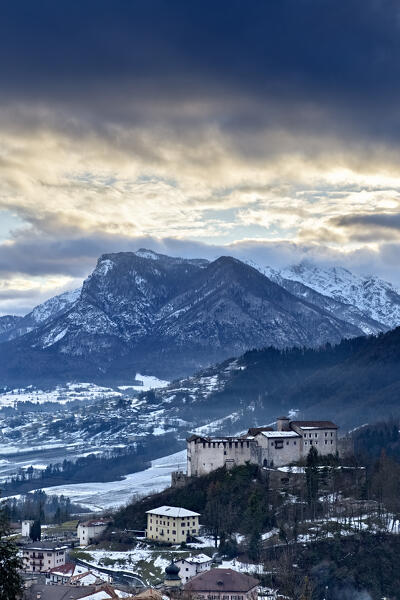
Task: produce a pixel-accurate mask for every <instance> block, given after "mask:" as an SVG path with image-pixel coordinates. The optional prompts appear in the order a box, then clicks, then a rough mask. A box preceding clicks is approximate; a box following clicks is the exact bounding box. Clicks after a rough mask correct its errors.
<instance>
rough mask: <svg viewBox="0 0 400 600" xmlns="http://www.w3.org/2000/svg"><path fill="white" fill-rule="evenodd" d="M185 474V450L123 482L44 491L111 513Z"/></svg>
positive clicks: (161, 488)
mask: <svg viewBox="0 0 400 600" xmlns="http://www.w3.org/2000/svg"><path fill="white" fill-rule="evenodd" d="M177 469H181V470H182V469H183V470H186V450H181V451H180V452H176V453H175V454H171V455H169V456H164V457H163V458H159V459H157V460H153V461H152V466H151V467H150V468H149V469H146V470H145V471H139V472H138V473H132V474H131V475H127V476H126V477H125V479H123V480H122V481H108V482H106V483H77V484H71V485H59V486H54V487H50V488H46V493H47V494H58V495H61V494H64V495H65V496H68V497H69V498H71V501H72V502H77V503H79V504H81V505H82V506H85V507H87V508H89V509H91V510H97V511H99V510H105V509H113V508H116V507H118V506H122V505H124V504H126V503H127V502H129V500H130V499H131V498H132V496H134V495H135V494H139V495H144V494H151V493H152V492H159V491H161V490H163V489H165V488H167V487H168V486H169V485H170V484H171V473H172V471H176V470H177Z"/></svg>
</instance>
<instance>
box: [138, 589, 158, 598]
mask: <svg viewBox="0 0 400 600" xmlns="http://www.w3.org/2000/svg"><path fill="white" fill-rule="evenodd" d="M135 598H141V599H143V600H161V599H162V594H160V592H158V591H157V590H155V589H154V588H148V589H147V590H144V591H143V592H140V594H137V596H135Z"/></svg>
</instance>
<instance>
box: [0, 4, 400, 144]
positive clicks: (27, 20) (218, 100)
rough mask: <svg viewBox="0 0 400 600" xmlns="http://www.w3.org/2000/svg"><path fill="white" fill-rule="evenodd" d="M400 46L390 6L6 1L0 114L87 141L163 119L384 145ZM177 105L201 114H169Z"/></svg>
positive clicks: (393, 108) (394, 135) (399, 84)
mask: <svg viewBox="0 0 400 600" xmlns="http://www.w3.org/2000/svg"><path fill="white" fill-rule="evenodd" d="M399 33H400V30H399V4H398V2H396V0H346V2H340V1H338V0H324V1H322V2H316V1H315V0H279V1H271V2H266V1H265V0H253V1H252V2H245V1H244V0H220V1H219V2H215V1H211V0H202V1H201V2H200V1H197V0H195V1H193V2H187V0H174V1H172V2H171V1H170V0H138V1H135V2H131V1H129V0H113V1H111V0H107V1H105V0H86V1H85V2H67V1H66V0H59V1H57V2H54V1H53V0H42V1H41V2H31V1H30V0H15V2H6V3H2V6H1V11H0V77H1V81H2V86H1V89H0V101H1V100H2V101H3V102H4V103H7V102H13V103H14V104H15V102H17V103H18V101H19V102H21V103H23V104H26V103H37V104H38V105H39V106H41V105H43V104H44V105H46V106H48V105H49V104H50V105H52V106H53V107H54V106H58V107H64V109H65V110H67V112H68V114H74V115H75V116H77V115H79V116H81V117H82V118H83V119H84V121H85V123H86V125H87V126H88V127H96V128H99V127H101V126H102V125H103V126H104V119H106V121H107V122H110V123H113V122H130V123H139V122H140V123H143V122H144V121H146V120H148V122H157V121H158V120H159V121H163V120H164V119H166V118H167V117H166V114H165V113H166V111H167V108H168V111H167V112H168V121H169V123H171V124H172V125H173V126H174V127H176V128H178V129H179V128H180V127H183V128H187V127H189V126H192V127H196V125H198V121H199V120H200V121H202V119H203V118H204V120H207V121H210V120H211V121H212V120H214V121H215V122H217V123H218V125H219V126H220V127H221V128H222V130H223V131H225V132H226V133H227V134H228V133H235V132H238V131H243V130H246V131H249V132H252V131H254V132H257V131H259V130H260V128H263V127H265V128H268V127H275V126H276V125H277V124H278V125H279V126H281V127H285V128H290V129H292V130H293V129H297V128H303V129H307V130H311V131H321V129H325V128H329V130H330V131H331V132H332V133H334V132H335V131H336V132H338V133H339V134H340V135H349V134H350V132H352V134H353V135H354V132H355V131H356V130H359V132H363V133H364V134H365V133H368V135H369V136H372V137H373V138H375V137H377V138H381V139H384V140H386V141H387V140H392V141H397V139H398V135H399V126H400V120H399V109H398V106H399V91H400V76H399V75H400V60H399V57H400V35H399ZM187 102H198V103H199V104H200V105H201V106H203V111H204V112H202V110H200V107H198V111H197V113H196V115H194V114H193V113H191V112H190V111H189V112H188V113H187V112H185V111H184V110H183V111H182V110H178V111H177V112H176V113H174V110H173V109H174V107H176V104H177V103H178V104H185V103H187ZM209 103H212V107H211V108H210V106H209ZM36 116H37V115H36ZM59 117H60V115H59V114H58V115H57V114H56V115H55V116H54V117H53V118H54V122H55V124H56V123H58V125H59V126H60V122H61V121H62V122H63V125H64V126H66V127H70V128H71V129H73V128H74V127H76V126H77V123H76V121H74V120H73V119H71V118H70V119H69V120H68V119H67V118H66V116H65V115H64V119H60V118H59ZM44 118H48V115H46V116H45V117H44ZM78 127H79V128H80V127H82V124H81V123H79V125H78Z"/></svg>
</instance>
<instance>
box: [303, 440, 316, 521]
mask: <svg viewBox="0 0 400 600" xmlns="http://www.w3.org/2000/svg"><path fill="white" fill-rule="evenodd" d="M306 481H307V503H308V505H309V507H310V510H311V517H312V518H313V519H314V518H315V512H316V507H317V502H318V484H319V473H318V452H317V449H316V448H314V446H313V447H312V448H311V450H310V452H309V453H308V455H307V466H306Z"/></svg>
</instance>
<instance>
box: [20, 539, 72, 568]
mask: <svg viewBox="0 0 400 600" xmlns="http://www.w3.org/2000/svg"><path fill="white" fill-rule="evenodd" d="M66 550H67V548H66V546H62V545H60V544H52V543H50V542H33V543H32V544H28V545H27V546H24V547H23V548H22V561H23V569H24V571H26V572H28V573H45V572H46V571H50V569H53V568H54V567H60V566H62V565H64V564H65V555H66Z"/></svg>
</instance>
